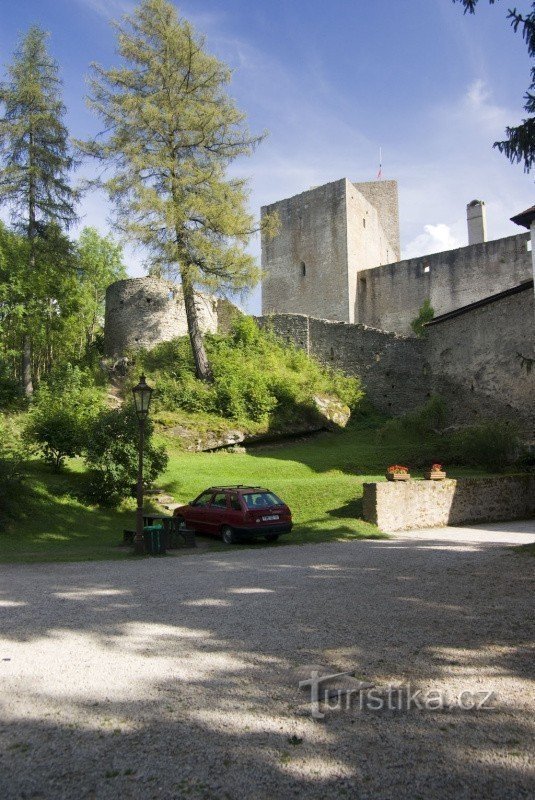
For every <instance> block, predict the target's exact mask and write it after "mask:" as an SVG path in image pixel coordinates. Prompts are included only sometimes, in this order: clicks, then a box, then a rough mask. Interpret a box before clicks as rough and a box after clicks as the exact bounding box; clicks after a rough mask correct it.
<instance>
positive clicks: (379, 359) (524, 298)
mask: <svg viewBox="0 0 535 800" xmlns="http://www.w3.org/2000/svg"><path fill="white" fill-rule="evenodd" d="M533 305H534V300H533V281H528V282H526V283H525V284H523V285H522V286H521V287H520V290H519V291H516V290H513V291H512V292H507V293H505V294H504V295H498V296H497V297H495V298H493V299H492V300H491V301H489V300H487V301H485V302H484V303H481V304H479V305H477V306H475V307H469V308H466V309H463V310H460V311H457V312H455V313H454V314H452V315H451V316H450V317H447V318H444V319H442V320H440V319H438V320H436V321H434V322H433V323H432V324H430V325H429V326H428V329H427V332H428V335H427V337H426V338H424V339H416V338H414V337H406V336H402V335H399V334H394V333H387V332H385V331H380V330H377V329H374V328H369V327H367V326H365V325H360V324H358V325H355V324H348V323H342V322H331V321H328V320H321V319H314V318H310V317H307V316H304V315H300V314H283V315H273V316H270V317H260V318H258V322H259V324H260V325H262V326H270V327H271V328H272V329H273V330H274V331H275V333H277V334H278V335H279V336H281V337H282V338H283V339H285V340H287V341H291V342H294V343H295V344H296V345H297V346H298V347H301V348H303V349H304V350H306V352H307V353H309V354H310V355H313V356H315V357H316V358H318V359H319V360H320V361H322V362H323V363H325V364H329V365H331V366H333V367H337V368H338V369H341V370H342V371H343V372H345V373H346V374H348V375H356V376H358V377H359V378H360V379H361V380H362V384H363V386H364V388H365V390H366V392H367V395H368V397H369V399H370V400H371V402H372V403H373V404H374V405H375V406H376V407H377V408H378V409H379V410H381V411H383V412H385V413H387V414H392V415H394V416H395V415H399V414H404V413H406V412H407V411H413V410H414V409H416V408H418V407H420V406H422V405H424V404H425V403H426V402H427V400H428V399H429V397H431V395H434V394H438V395H440V396H441V397H442V398H443V399H444V400H445V403H446V407H447V415H448V416H447V421H448V424H451V425H460V424H473V423H477V422H478V421H480V420H482V419H492V418H500V419H506V420H512V421H514V422H515V423H517V424H518V425H519V426H520V429H521V433H522V435H523V438H524V439H526V440H528V441H530V440H535V402H534V398H535V365H534V366H533V368H532V369H530V364H531V362H530V360H529V359H534V358H535V349H534V339H535V331H534V308H533Z"/></svg>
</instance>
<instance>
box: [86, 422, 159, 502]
mask: <svg viewBox="0 0 535 800" xmlns="http://www.w3.org/2000/svg"><path fill="white" fill-rule="evenodd" d="M152 430H153V426H152V423H151V420H150V418H149V419H147V420H146V422H145V446H144V450H143V476H144V480H145V481H146V482H152V481H153V480H154V479H155V478H156V477H157V476H158V475H159V474H160V473H161V472H162V471H163V470H164V469H165V468H166V466H167V460H168V459H167V453H166V452H165V448H164V447H163V446H160V447H156V446H155V445H154V444H153V443H152V441H151V436H152ZM138 453H139V424H138V420H137V417H136V413H135V411H134V409H133V407H132V406H128V407H125V408H122V409H118V410H113V411H105V412H103V413H101V414H99V416H98V417H97V419H96V420H95V421H94V422H93V425H92V427H91V430H90V436H89V437H88V441H87V444H86V448H85V454H84V458H85V461H86V464H87V466H88V467H89V474H88V478H87V490H86V493H87V496H88V498H89V499H90V500H91V501H93V502H97V503H102V504H107V505H111V504H114V503H118V502H119V501H121V500H123V499H124V498H126V497H128V496H129V495H130V494H131V488H132V485H133V484H135V482H136V479H137V469H138Z"/></svg>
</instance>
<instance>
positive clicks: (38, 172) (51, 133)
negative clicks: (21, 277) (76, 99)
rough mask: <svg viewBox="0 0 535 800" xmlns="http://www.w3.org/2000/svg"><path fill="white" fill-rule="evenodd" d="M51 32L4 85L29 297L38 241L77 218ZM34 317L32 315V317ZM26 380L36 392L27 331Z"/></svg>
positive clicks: (40, 34) (38, 35)
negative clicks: (49, 229) (49, 42)
mask: <svg viewBox="0 0 535 800" xmlns="http://www.w3.org/2000/svg"><path fill="white" fill-rule="evenodd" d="M46 38H47V34H46V32H45V31H43V30H41V28H39V27H37V26H33V27H31V28H30V29H29V31H28V33H27V34H26V36H25V37H24V38H23V39H22V41H21V43H20V46H19V48H18V50H17V51H16V53H15V55H14V59H13V62H12V64H11V65H10V66H9V70H8V78H7V80H6V81H5V82H3V83H2V84H0V106H1V107H2V112H3V113H2V116H1V117H0V203H3V204H6V205H8V206H9V207H10V208H11V211H12V215H13V219H14V220H15V222H16V224H17V227H19V228H22V229H23V231H24V234H25V236H26V238H27V243H28V248H27V252H28V280H27V286H28V295H27V297H26V298H25V299H26V300H29V298H30V297H31V283H32V273H34V271H35V270H36V269H38V268H39V264H38V247H37V240H38V238H39V236H40V232H41V231H42V230H43V229H44V228H46V226H47V225H48V224H50V223H53V224H56V225H59V226H62V227H68V225H69V224H70V223H71V222H72V221H73V220H74V219H75V211H74V203H75V200H76V195H75V192H74V191H73V189H72V188H71V186H70V185H69V180H68V176H69V172H70V170H71V169H72V167H73V164H74V162H73V157H72V155H71V152H70V149H69V143H68V133H67V129H66V127H65V125H64V123H63V117H64V115H65V107H64V105H63V102H62V99H61V81H60V78H59V70H58V65H57V63H56V62H55V61H54V59H53V58H51V56H50V55H49V53H48V52H47V49H46ZM28 317H29V315H28V313H26V318H28ZM21 349H22V380H23V387H24V391H25V393H26V395H31V394H32V392H33V381H32V366H31V365H32V361H31V336H30V332H29V329H26V330H24V328H23V334H22V347H21Z"/></svg>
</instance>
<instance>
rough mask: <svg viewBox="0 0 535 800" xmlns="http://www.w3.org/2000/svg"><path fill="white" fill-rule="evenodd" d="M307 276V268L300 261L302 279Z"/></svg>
mask: <svg viewBox="0 0 535 800" xmlns="http://www.w3.org/2000/svg"><path fill="white" fill-rule="evenodd" d="M306 274H307V266H306V264H305V262H304V261H301V276H302V277H303V278H304V277H305V275H306Z"/></svg>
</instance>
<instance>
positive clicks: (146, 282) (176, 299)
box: [104, 277, 217, 358]
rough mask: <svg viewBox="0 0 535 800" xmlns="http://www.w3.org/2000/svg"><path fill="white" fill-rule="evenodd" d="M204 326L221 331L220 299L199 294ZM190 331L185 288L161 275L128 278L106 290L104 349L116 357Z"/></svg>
mask: <svg viewBox="0 0 535 800" xmlns="http://www.w3.org/2000/svg"><path fill="white" fill-rule="evenodd" d="M197 308H198V311H199V317H200V325H201V329H202V330H203V331H204V332H208V331H210V332H212V333H215V332H216V331H217V301H216V300H215V299H214V298H212V297H210V296H208V295H204V294H200V293H199V294H197ZM187 332H188V326H187V320H186V310H185V308H184V297H183V295H182V289H181V288H180V286H177V285H176V284H172V283H169V282H168V281H164V280H160V279H159V278H152V277H144V278H127V279H126V280H122V281H116V282H115V283H112V284H111V286H108V289H107V291H106V314H105V325H104V352H105V355H106V356H109V357H113V358H116V357H118V356H122V355H124V353H125V352H126V351H128V350H135V349H138V348H142V347H143V348H147V349H150V348H151V347H154V346H155V345H157V344H159V343H160V342H166V341H169V340H171V339H175V338H176V337H177V336H185V335H186V334H187Z"/></svg>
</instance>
